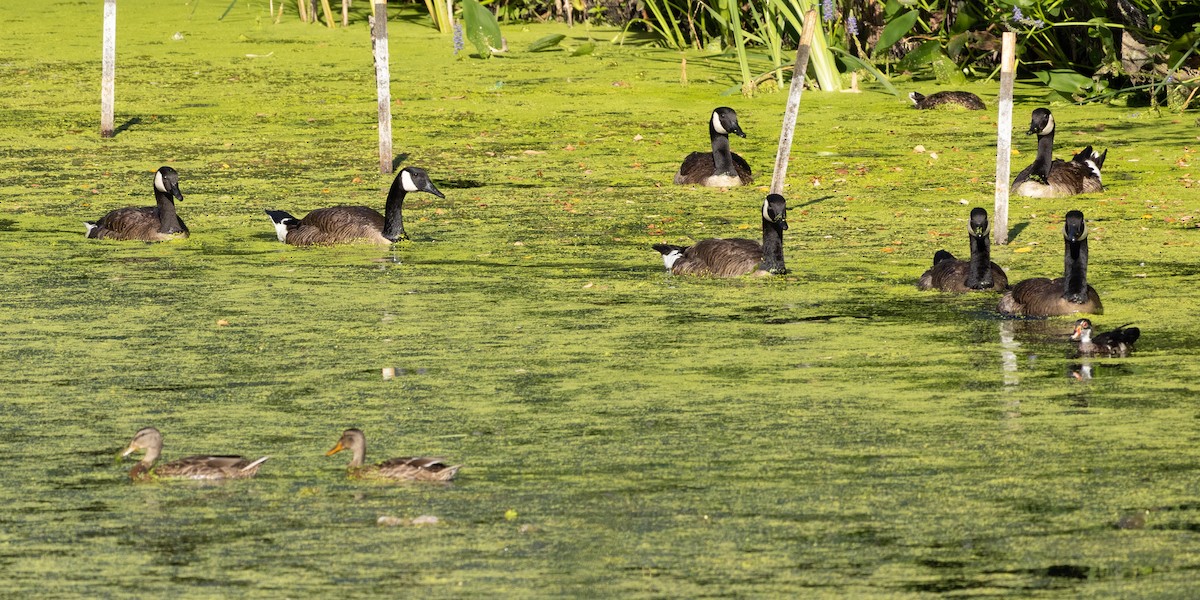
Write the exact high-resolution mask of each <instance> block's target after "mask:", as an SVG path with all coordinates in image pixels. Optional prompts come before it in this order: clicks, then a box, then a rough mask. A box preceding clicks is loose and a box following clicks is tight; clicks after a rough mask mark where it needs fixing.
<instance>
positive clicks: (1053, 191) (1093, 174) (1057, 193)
mask: <svg viewBox="0 0 1200 600" xmlns="http://www.w3.org/2000/svg"><path fill="white" fill-rule="evenodd" d="M1033 133H1036V134H1037V136H1038V149H1037V156H1036V157H1035V158H1034V160H1033V164H1031V165H1029V166H1028V167H1025V169H1023V170H1022V171H1021V172H1020V173H1017V177H1016V178H1015V179H1014V180H1013V184H1012V188H1011V189H1012V193H1014V194H1017V195H1019V196H1028V197H1031V198H1062V197H1065V196H1074V195H1076V194H1086V193H1090V192H1099V191H1101V190H1103V189H1104V186H1103V185H1102V184H1101V181H1100V169H1101V167H1103V166H1104V159H1105V157H1106V156H1107V155H1108V150H1105V151H1104V152H1103V153H1102V154H1097V153H1096V152H1094V151H1093V150H1092V147H1091V146H1088V147H1087V148H1084V149H1083V151H1082V152H1080V153H1079V154H1076V155H1075V156H1074V157H1073V158H1072V159H1071V160H1069V161H1063V160H1055V159H1054V116H1053V115H1051V114H1050V111H1049V110H1047V109H1045V108H1038V109H1034V111H1033V116H1032V118H1031V119H1030V122H1029V131H1026V132H1025V134H1026V135H1029V134H1033Z"/></svg>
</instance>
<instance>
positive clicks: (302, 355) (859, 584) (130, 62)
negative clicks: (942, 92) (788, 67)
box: [0, 0, 1200, 598]
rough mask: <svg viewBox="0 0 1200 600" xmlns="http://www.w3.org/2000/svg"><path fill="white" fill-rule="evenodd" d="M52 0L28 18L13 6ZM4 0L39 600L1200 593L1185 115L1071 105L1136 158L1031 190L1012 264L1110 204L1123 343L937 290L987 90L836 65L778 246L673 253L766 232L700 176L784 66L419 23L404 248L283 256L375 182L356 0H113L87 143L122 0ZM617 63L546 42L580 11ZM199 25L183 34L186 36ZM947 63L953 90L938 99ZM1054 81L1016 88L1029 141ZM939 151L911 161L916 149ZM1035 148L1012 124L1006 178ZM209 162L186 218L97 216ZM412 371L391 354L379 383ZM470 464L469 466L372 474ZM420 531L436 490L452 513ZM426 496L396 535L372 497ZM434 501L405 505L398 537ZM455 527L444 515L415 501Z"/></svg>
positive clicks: (27, 558)
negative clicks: (171, 171)
mask: <svg viewBox="0 0 1200 600" xmlns="http://www.w3.org/2000/svg"><path fill="white" fill-rule="evenodd" d="M25 4H28V3H25ZM44 4H45V5H44V6H38V7H36V8H33V7H28V6H8V5H5V6H4V7H2V8H0V19H2V20H3V22H4V23H5V27H6V30H7V31H8V33H7V34H6V35H5V36H4V37H3V39H2V40H0V96H2V97H3V102H4V105H5V110H3V111H0V141H2V144H0V147H2V148H3V149H2V150H0V194H2V200H0V260H2V261H3V269H0V289H2V290H3V293H2V294H0V364H3V370H2V371H0V434H2V436H3V438H4V439H5V444H4V446H3V447H4V450H5V451H4V453H3V455H2V456H0V461H2V463H0V482H2V483H0V503H2V504H3V506H4V507H5V509H4V511H2V512H0V571H2V573H3V578H4V580H5V582H6V584H5V588H6V592H8V593H10V594H21V595H35V596H47V597H127V596H137V597H162V596H167V595H177V596H184V597H210V596H211V597H231V596H239V597H271V598H278V597H305V596H318V595H320V596H330V595H333V594H339V595H350V596H360V595H361V596H366V595H385V594H387V595H397V594H402V595H406V596H408V595H417V594H421V595H427V596H437V597H497V596H507V597H539V596H584V595H595V596H611V597H663V596H675V597H700V596H742V597H769V596H780V597H822V596H825V597H845V596H864V597H871V596H874V597H921V596H932V595H938V594H953V595H962V596H1014V597H1037V596H1046V597H1049V596H1086V597H1114V598H1124V597H1134V596H1141V597H1147V596H1153V597H1187V596H1189V595H1190V594H1191V593H1192V590H1193V589H1194V582H1195V580H1196V576H1197V575H1196V573H1197V569H1198V568H1200V538H1198V537H1197V533H1196V532H1197V530H1198V529H1200V477H1198V476H1197V473H1198V468H1200V465H1198V460H1197V454H1196V450H1195V448H1196V443H1197V433H1196V432H1197V417H1198V416H1200V412H1198V410H1197V407H1196V405H1195V401H1196V389H1197V385H1196V383H1195V382H1196V380H1197V374H1198V373H1197V371H1198V368H1197V365H1196V355H1197V351H1196V335H1195V332H1194V329H1195V327H1194V326H1193V322H1194V314H1195V309H1196V289H1197V283H1198V280H1197V271H1198V269H1197V266H1196V265H1197V261H1196V250H1195V244H1196V242H1197V237H1198V236H1200V230H1198V229H1196V227H1195V224H1196V221H1195V220H1194V217H1195V216H1196V215H1197V211H1200V203H1198V202H1197V200H1196V196H1195V191H1194V189H1192V185H1193V179H1194V177H1195V167H1194V166H1193V165H1194V164H1196V161H1197V160H1198V159H1197V158H1196V155H1195V152H1194V148H1195V147H1196V145H1197V144H1198V143H1200V139H1198V137H1197V135H1198V134H1197V129H1196V123H1195V121H1196V116H1195V115H1194V114H1191V113H1188V114H1184V115H1171V114H1164V115H1154V114H1152V113H1150V112H1148V111H1147V110H1145V109H1138V108H1115V107H1107V106H1085V107H1075V106H1056V107H1054V110H1055V115H1056V120H1057V121H1058V122H1059V135H1058V145H1059V149H1058V150H1057V154H1058V155H1059V156H1064V155H1067V154H1068V153H1073V152H1075V151H1077V150H1078V149H1079V148H1081V147H1082V146H1084V145H1088V144H1092V145H1094V146H1096V147H1097V148H1108V150H1109V154H1108V161H1107V163H1106V164H1105V173H1104V176H1105V182H1106V185H1107V189H1106V190H1105V192H1103V193H1101V194H1095V195H1091V196H1086V197H1079V198H1073V199H1060V200H1024V199H1016V200H1014V202H1013V204H1012V216H1011V223H1010V229H1011V230H1012V231H1013V233H1014V236H1013V241H1012V244H1010V245H1008V246H1004V247H996V248H994V252H993V259H994V260H996V262H998V263H999V264H1001V265H1003V266H1004V267H1005V268H1006V269H1007V271H1008V273H1009V277H1010V279H1011V280H1013V281H1019V280H1021V279H1024V278H1027V277H1033V276H1055V275H1057V273H1059V272H1061V268H1062V267H1061V265H1062V262H1061V261H1062V254H1061V252H1062V242H1061V235H1060V231H1061V226H1062V225H1061V224H1062V215H1063V214H1064V213H1065V212H1066V211H1067V210H1070V209H1075V208H1078V209H1080V210H1083V211H1084V213H1085V214H1086V215H1087V217H1088V219H1089V223H1090V226H1091V234H1090V236H1089V240H1090V242H1091V263H1090V265H1089V267H1090V269H1089V282H1090V283H1092V284H1093V285H1094V286H1095V287H1096V288H1097V289H1098V290H1099V292H1100V294H1101V296H1102V298H1103V299H1104V303H1105V307H1106V310H1107V312H1106V314H1105V315H1103V316H1101V317H1097V318H1096V319H1095V320H1096V322H1097V325H1098V326H1099V328H1100V329H1101V330H1106V329H1107V328H1111V327H1115V326H1117V325H1120V324H1122V323H1126V322H1134V323H1135V324H1136V325H1137V326H1139V327H1140V328H1141V329H1142V331H1143V339H1142V340H1140V341H1139V342H1138V347H1137V350H1136V352H1135V354H1134V355H1133V356H1132V357H1131V358H1126V359H1107V358H1093V359H1086V358H1085V359H1080V358H1076V357H1074V356H1073V355H1072V354H1071V352H1070V348H1069V344H1068V343H1067V342H1066V336H1067V334H1068V333H1069V330H1070V327H1071V320H1070V319H1051V320H1048V321H1005V320H1001V319H999V318H998V317H997V315H996V313H995V311H994V307H995V303H996V300H997V298H996V296H992V295H982V294H981V295H972V296H969V297H949V296H945V295H940V294H929V293H922V292H918V291H917V290H916V289H915V286H914V284H915V281H916V279H917V277H918V276H919V275H920V273H921V272H922V271H923V270H924V269H925V268H927V266H928V264H929V262H930V259H931V257H932V255H933V252H934V251H935V250H937V249H938V248H946V249H949V250H951V251H953V252H955V253H957V254H960V255H962V254H965V252H966V246H967V241H966V236H965V235H964V230H965V228H966V220H967V214H968V213H969V210H970V207H971V206H984V207H987V208H989V209H990V208H991V196H990V192H991V188H992V184H991V181H992V177H993V176H994V166H993V165H994V155H995V151H994V147H993V144H994V140H995V113H994V99H995V86H994V85H987V84H978V85H973V86H969V89H970V90H971V91H975V92H976V93H978V94H980V95H981V96H982V97H984V99H985V100H986V101H988V102H989V106H991V107H992V109H993V110H988V111H983V112H982V113H975V112H916V111H913V110H911V109H909V108H908V107H907V106H906V101H902V100H900V99H897V98H894V97H892V96H890V95H887V94H884V93H881V92H880V91H878V90H877V89H874V88H871V87H870V86H867V88H866V90H865V91H864V93H862V94H857V95H852V94H838V95H830V94H821V93H819V92H815V91H813V92H807V93H806V94H805V96H804V101H803V104H802V106H801V124H800V127H799V128H798V131H797V135H796V148H795V149H794V151H793V154H792V156H793V160H792V164H791V167H790V170H789V173H788V180H787V190H786V191H785V195H786V196H787V198H788V201H789V209H790V212H789V223H790V225H791V227H790V229H789V230H788V231H787V234H786V237H785V252H786V255H787V261H788V266H789V268H790V269H791V272H790V273H789V274H788V275H787V276H784V277H777V278H773V279H769V280H760V279H739V280H726V281H717V280H708V279H684V278H674V277H670V276H667V275H666V274H665V273H664V272H663V269H662V262H661V260H660V259H659V257H658V255H657V253H655V252H654V251H652V250H650V248H649V246H650V244H652V243H657V242H664V241H665V242H668V243H681V244H686V243H689V241H690V240H693V239H700V238H703V237H715V236H745V237H756V236H757V234H758V214H759V213H758V209H759V205H760V204H761V202H762V197H763V195H764V194H765V188H763V187H753V188H748V189H734V190H729V191H720V190H709V189H697V188H686V187H677V186H671V185H669V182H670V180H671V176H672V174H673V173H674V170H675V168H676V167H677V166H678V163H679V161H680V160H681V159H682V157H683V156H684V155H685V154H686V153H687V152H690V151H692V150H700V149H703V148H705V147H706V145H707V142H708V140H707V137H706V136H705V120H706V119H707V117H708V114H709V112H710V111H711V110H712V108H713V107H715V106H718V105H722V104H726V105H729V106H732V107H734V108H735V109H736V110H738V113H739V119H740V121H741V124H742V127H743V129H745V130H746V132H747V133H748V134H749V137H748V138H746V139H745V140H743V139H740V138H738V139H736V140H734V150H735V151H737V152H738V153H739V154H742V155H743V156H744V157H746V158H747V160H748V161H749V162H750V164H751V165H753V167H754V168H755V170H756V176H757V177H758V182H759V183H760V184H762V185H766V183H767V182H768V181H769V179H770V173H769V172H767V169H769V168H770V167H769V165H771V164H772V162H773V158H774V146H775V140H776V139H777V135H778V127H779V124H778V123H779V118H780V115H781V113H782V109H783V104H784V100H785V99H784V97H783V96H782V95H780V94H776V95H765V96H761V97H758V98H755V99H743V98H741V97H721V96H718V93H719V92H720V91H722V90H724V89H727V88H728V87H730V86H731V85H732V84H733V83H734V82H733V80H732V79H731V75H730V73H734V72H736V69H734V68H732V67H733V64H732V62H731V60H730V59H729V58H727V57H713V56H709V55H704V54H698V53H697V54H688V55H687V58H688V61H687V70H688V72H687V75H688V81H689V85H687V86H682V85H680V75H681V72H680V67H681V64H680V58H681V55H680V54H679V53H675V52H667V51H662V50H658V49H654V48H651V47H648V46H645V45H641V44H631V45H626V46H617V45H613V44H611V43H609V40H611V39H612V37H613V36H614V35H615V33H616V32H615V31H613V30H610V29H598V28H594V29H589V28H587V27H585V26H578V27H575V28H574V29H570V30H568V29H566V28H563V27H557V26H540V25H539V26H528V27H523V26H520V25H510V26H507V27H505V33H506V35H507V36H508V41H509V46H510V48H512V49H513V50H512V51H511V52H510V53H509V54H508V55H507V56H501V57H496V58H493V59H491V60H488V61H483V60H478V59H472V58H466V59H463V60H456V58H455V56H454V54H453V48H452V44H451V40H450V37H449V36H441V35H438V34H437V33H435V32H434V31H433V30H432V29H431V28H429V27H427V26H425V18H424V17H420V16H419V15H418V14H417V13H416V12H413V11H412V10H410V9H404V10H400V11H398V13H397V14H395V15H393V19H392V22H391V23H390V29H391V34H392V39H391V52H392V61H393V62H392V65H393V69H392V81H393V87H392V91H393V96H394V98H395V104H394V106H393V110H394V118H395V132H396V135H395V138H396V151H397V153H398V155H399V156H400V157H401V160H400V164H402V165H409V164H411V165H417V166H421V167H424V168H425V169H427V170H428V171H429V173H430V174H431V176H432V178H433V180H434V182H435V183H436V185H437V186H438V187H439V188H440V189H441V190H442V191H443V192H445V194H446V199H445V200H439V199H437V198H434V197H432V196H429V195H413V196H410V197H409V201H408V203H407V205H406V214H405V220H406V226H407V228H408V230H409V233H410V234H411V235H412V237H413V240H412V241H411V242H404V243H401V244H398V245H397V246H396V247H395V248H391V249H387V248H375V247H363V246H350V247H337V248H314V249H296V248H291V247H287V246H284V245H282V244H280V243H279V242H278V241H277V240H276V239H275V234H274V231H273V229H272V227H271V223H270V222H269V220H268V219H267V218H266V216H265V215H264V214H263V213H262V211H263V209H268V208H269V209H282V210H289V211H292V212H294V213H295V214H298V215H302V214H304V213H305V212H307V211H309V210H311V209H314V208H320V207H323V206H329V205H333V204H339V203H354V204H366V205H370V206H375V207H379V208H382V205H383V199H384V195H385V193H386V189H387V186H388V185H389V184H390V178H389V177H386V176H381V175H379V174H378V173H377V172H375V169H376V167H375V165H376V158H375V152H376V133H375V129H374V120H375V117H374V105H375V99H374V85H373V79H372V75H373V73H372V69H371V63H370V44H369V38H368V35H367V30H366V25H365V20H366V17H365V14H363V11H365V10H366V7H365V5H364V6H358V4H362V3H355V10H356V12H355V13H354V15H353V16H354V18H355V25H354V26H352V27H350V28H349V29H340V28H339V29H335V30H328V29H325V28H323V27H317V26H305V25H302V24H299V23H297V22H295V20H294V19H292V18H285V20H284V23H282V24H279V25H275V24H273V23H272V22H271V20H270V19H269V17H267V15H266V4H267V3H266V2H239V3H236V4H235V5H234V8H233V9H232V10H231V11H230V12H229V14H228V16H226V17H225V18H224V19H223V20H218V17H220V16H221V14H220V13H221V12H223V11H224V9H225V7H226V4H225V3H222V2H196V1H195V0H193V1H192V2H190V3H188V2H182V1H175V2H132V1H131V2H126V1H122V2H121V4H120V13H119V17H118V18H119V21H118V23H119V25H118V44H119V48H118V70H117V77H118V79H117V94H118V96H117V97H118V102H117V119H116V120H117V124H118V126H119V128H120V131H119V133H118V135H117V136H116V137H115V138H113V139H111V140H100V139H99V137H98V134H97V129H98V124H97V121H98V118H97V113H98V109H97V105H98V102H96V97H97V96H98V94H97V93H96V91H97V89H98V87H99V86H98V79H99V72H100V65H99V56H98V54H99V46H100V33H99V32H100V17H101V10H100V7H99V6H93V4H95V3H78V2H46V3H44ZM553 32H560V33H565V34H567V36H568V38H567V40H566V41H565V42H564V47H566V48H568V49H569V48H573V47H575V46H578V45H580V44H583V43H586V42H587V41H589V40H593V41H595V42H596V44H597V45H596V51H595V52H594V53H593V54H591V55H586V56H579V57H571V56H568V55H567V54H568V53H567V51H565V50H564V51H562V52H548V53H538V54H531V53H528V52H525V51H524V48H526V47H527V46H528V44H529V43H531V42H532V41H533V40H536V39H538V38H539V37H541V36H543V35H546V34H548V33H553ZM176 33H178V35H175V34H176ZM923 91H926V92H928V90H923ZM1040 102H1041V91H1040V90H1038V89H1036V88H1027V87H1022V88H1019V90H1018V97H1017V109H1016V116H1015V117H1014V122H1015V123H1014V124H1015V125H1016V127H1017V129H1018V130H1019V131H1020V130H1023V128H1024V122H1023V121H1024V119H1026V118H1028V117H1027V115H1028V113H1029V111H1030V110H1032V109H1033V108H1035V107H1037V106H1040V105H1041V104H1040ZM918 146H920V148H917V147H918ZM1034 146H1035V143H1034V141H1033V140H1032V139H1029V138H1027V137H1025V136H1021V135H1018V136H1017V137H1016V138H1015V139H1014V147H1015V148H1017V149H1018V150H1020V154H1019V155H1018V156H1016V157H1015V158H1014V171H1015V170H1017V169H1019V168H1020V167H1022V166H1024V165H1025V164H1028V162H1029V161H1031V160H1032V156H1033V153H1034ZM163 164H169V165H171V166H173V167H175V168H176V169H177V170H178V171H179V172H180V186H181V189H182V190H183V193H184V195H185V200H184V201H183V202H180V203H179V204H178V208H179V212H180V214H181V215H182V216H183V218H184V219H185V220H186V221H187V223H188V225H189V226H190V228H191V229H192V232H193V235H192V237H191V238H190V239H188V240H183V241H177V242H170V243H164V244H157V245H147V244H142V243H117V242H109V241H95V240H86V239H85V238H84V237H83V231H84V229H83V226H82V223H81V222H82V221H84V220H92V219H95V218H97V217H99V216H101V215H102V214H104V213H105V212H107V211H108V210H111V209H113V208H118V207H121V206H127V205H132V204H137V205H148V204H150V203H151V202H152V200H153V196H152V193H151V181H152V180H151V177H152V173H153V171H154V169H156V168H157V167H159V166H160V165H163ZM387 368H390V369H393V370H394V372H395V373H396V375H395V377H394V378H392V379H388V380H385V379H384V378H383V377H382V376H381V372H382V370H383V369H387ZM147 425H154V426H156V427H158V428H159V429H160V430H162V431H163V433H164V436H165V440H166V446H165V450H164V455H165V458H167V459H171V458H179V457H183V456H187V455H190V454H195V453H208V452H215V453H241V454H244V455H247V456H255V457H256V456H259V455H270V456H271V459H270V461H268V462H267V463H266V465H264V467H263V469H262V471H261V474H260V476H259V477H258V478H256V479H253V480H248V481H235V482H229V483H226V484H218V485H213V484H201V483H193V482H159V483H154V484H149V485H134V484H132V483H130V482H129V481H128V479H127V477H126V474H127V472H128V470H129V468H130V467H131V466H132V464H131V463H128V462H125V463H119V462H118V461H117V459H116V454H117V453H118V452H119V451H120V449H121V448H123V447H124V444H126V443H127V442H128V441H129V438H130V437H131V436H132V435H133V433H134V432H135V431H137V429H139V428H140V427H143V426H147ZM347 427H359V428H361V429H363V430H364V431H365V432H366V435H367V439H368V458H369V459H370V458H374V459H380V460H382V459H384V458H388V457H391V456H406V455H411V454H430V455H439V456H445V457H447V458H448V459H450V460H453V461H454V462H461V463H464V464H465V465H466V466H465V467H464V468H463V470H462V472H461V473H460V475H459V479H458V480H457V481H456V482H455V483H454V484H452V485H449V486H436V485H435V486H427V485H426V486H422V485H381V484H372V483H369V482H367V483H364V482H358V481H352V480H347V479H346V478H345V476H344V466H345V462H346V460H347V459H346V458H343V457H344V455H337V456H335V457H332V458H327V457H325V456H324V453H325V451H326V450H328V449H329V448H331V447H332V446H333V445H334V443H335V442H336V441H337V439H338V436H339V435H340V434H341V431H342V430H343V429H345V428H347ZM422 516H434V517H437V523H436V524H424V525H421V524H419V523H421V521H423V520H421V519H418V517H422ZM380 517H394V518H395V521H388V522H396V521H398V522H400V523H401V524H400V525H398V526H385V525H379V524H378V521H379V519H380ZM413 519H418V524H416V525H414V524H412V520H413ZM427 520H428V519H425V520H424V521H427Z"/></svg>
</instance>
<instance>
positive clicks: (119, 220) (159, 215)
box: [83, 167, 188, 242]
mask: <svg viewBox="0 0 1200 600" xmlns="http://www.w3.org/2000/svg"><path fill="white" fill-rule="evenodd" d="M154 199H155V205H154V206H142V207H138V206H129V207H126V208H118V209H117V210H114V211H112V212H110V213H108V214H106V215H104V216H103V217H100V218H99V219H97V220H96V221H95V222H91V221H85V222H84V223H83V224H84V226H85V227H87V237H89V238H99V239H110V240H139V241H143V242H162V241H166V240H172V239H175V238H185V237H187V236H188V228H187V225H184V224H183V219H180V218H179V215H178V214H177V213H176V212H175V200H176V199H178V200H183V192H180V191H179V173H177V172H175V169H172V168H171V167H159V169H158V171H156V172H155V173H154Z"/></svg>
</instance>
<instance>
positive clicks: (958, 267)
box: [917, 207, 1008, 293]
mask: <svg viewBox="0 0 1200 600" xmlns="http://www.w3.org/2000/svg"><path fill="white" fill-rule="evenodd" d="M969 223H970V225H969V227H968V229H967V237H968V240H969V241H970V245H971V258H970V260H959V259H957V258H954V255H953V254H951V253H949V252H947V251H945V250H938V251H937V253H936V254H934V255H933V267H932V268H930V269H929V270H927V271H925V272H924V273H923V274H921V278H920V279H919V280H918V281H917V288H918V289H922V290H941V291H943V292H956V293H965V292H980V291H995V292H1002V291H1004V290H1006V289H1008V276H1007V275H1005V274H1004V269H1001V268H1000V265H997V264H996V263H994V262H992V261H991V242H990V240H989V239H988V218H987V211H986V210H984V209H982V208H978V207H976V208H974V209H972V210H971V218H970V222H969Z"/></svg>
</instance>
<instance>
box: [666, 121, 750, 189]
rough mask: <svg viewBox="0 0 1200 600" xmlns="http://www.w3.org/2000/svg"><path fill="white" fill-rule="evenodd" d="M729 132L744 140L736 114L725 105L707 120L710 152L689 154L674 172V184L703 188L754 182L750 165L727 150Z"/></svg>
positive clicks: (744, 135) (744, 134)
mask: <svg viewBox="0 0 1200 600" xmlns="http://www.w3.org/2000/svg"><path fill="white" fill-rule="evenodd" d="M731 133H732V134H734V135H739V136H742V137H746V133H745V132H743V131H742V128H741V127H739V126H738V120H737V113H736V112H734V111H733V109H732V108H729V107H727V106H722V107H719V108H717V109H716V110H714V111H713V112H712V117H711V118H709V120H708V137H709V139H711V140H712V152H693V153H691V154H689V155H688V156H687V158H685V159H683V164H682V165H680V166H679V171H678V172H676V173H675V183H676V184H679V185H688V184H699V185H703V186H707V187H734V186H738V185H750V184H751V183H754V177H753V176H752V175H751V174H750V165H749V164H747V163H746V160H745V159H744V158H742V157H740V156H738V155H736V154H734V153H732V152H730V151H729V134H731Z"/></svg>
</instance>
